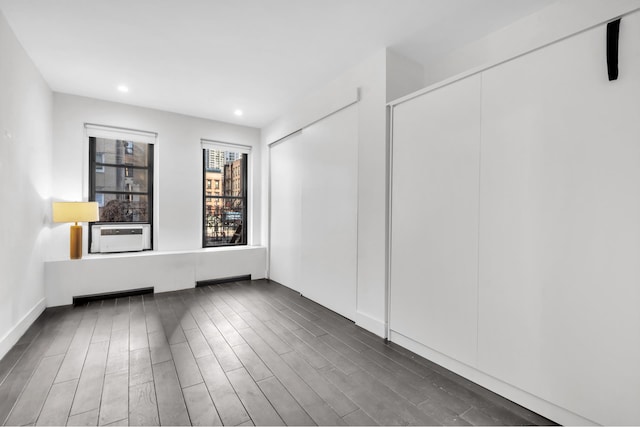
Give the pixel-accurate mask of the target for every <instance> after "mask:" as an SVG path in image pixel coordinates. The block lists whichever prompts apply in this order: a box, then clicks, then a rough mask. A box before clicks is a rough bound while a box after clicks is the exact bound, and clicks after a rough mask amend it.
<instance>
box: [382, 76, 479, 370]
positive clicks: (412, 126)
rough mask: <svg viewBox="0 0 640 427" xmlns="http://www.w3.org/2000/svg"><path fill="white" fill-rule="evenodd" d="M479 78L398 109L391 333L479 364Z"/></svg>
mask: <svg viewBox="0 0 640 427" xmlns="http://www.w3.org/2000/svg"><path fill="white" fill-rule="evenodd" d="M480 90H481V79H480V76H478V75H476V76H472V77H469V78H466V79H464V80H462V81H459V82H456V83H455V84H452V85H449V86H445V87H442V88H439V89H437V90H435V91H432V92H429V93H427V94H425V95H422V96H420V97H418V98H415V99H412V100H410V101H407V102H405V103H403V104H400V105H398V106H396V107H395V109H394V118H393V119H394V127H393V172H392V173H393V181H392V182H393V185H392V239H391V291H390V299H391V301H390V327H391V329H392V331H393V332H394V333H399V334H402V335H404V336H406V337H408V338H410V339H412V340H414V341H416V342H418V343H420V344H422V345H425V346H427V347H429V348H431V349H433V350H436V351H438V352H441V353H444V354H446V355H448V356H450V357H452V358H454V359H457V360H458V361H461V362H463V363H466V364H469V365H472V366H474V365H475V364H476V344H477V342H476V334H477V302H478V301H477V286H478V276H477V273H478V187H479V183H478V179H479V157H478V156H479V143H480Z"/></svg>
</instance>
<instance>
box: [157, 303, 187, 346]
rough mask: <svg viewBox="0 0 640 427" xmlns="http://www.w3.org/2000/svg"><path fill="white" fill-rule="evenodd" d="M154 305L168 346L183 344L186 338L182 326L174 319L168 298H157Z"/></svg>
mask: <svg viewBox="0 0 640 427" xmlns="http://www.w3.org/2000/svg"><path fill="white" fill-rule="evenodd" d="M156 303H157V305H158V314H159V316H160V321H161V323H162V329H163V330H164V332H165V336H166V337H167V341H168V342H169V344H178V343H181V342H185V341H186V340H187V338H186V337H185V336H184V332H183V330H182V326H180V322H179V321H178V318H176V315H175V313H174V311H173V309H172V308H171V304H170V302H169V300H168V298H158V299H157V300H156Z"/></svg>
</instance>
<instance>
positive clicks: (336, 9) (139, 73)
mask: <svg viewBox="0 0 640 427" xmlns="http://www.w3.org/2000/svg"><path fill="white" fill-rule="evenodd" d="M552 1H553V0H0V10H1V11H2V13H3V14H4V15H5V17H6V19H7V21H8V22H9V24H10V25H11V27H12V28H13V30H14V32H15V33H16V35H17V37H18V39H19V40H20V42H21V43H22V45H23V46H24V48H25V50H26V51H27V53H28V54H29V55H30V56H31V58H32V59H33V61H34V62H35V64H36V66H37V67H38V68H39V69H40V71H41V73H42V75H43V76H44V78H45V80H46V81H47V82H48V84H49V86H50V87H51V89H52V90H54V91H57V92H64V93H70V94H76V95H82V96H88V97H93V98H99V99H105V100H110V101H118V102H124V103H128V104H134V105H140V106H145V107H151V108H157V109H161V110H167V111H173V112H177V113H182V114H188V115H192V116H198V117H204V118H209V119H215V120H222V121H227V122H232V123H238V124H244V125H248V126H255V127H262V126H264V125H266V124H268V123H269V122H271V121H272V120H274V119H275V118H277V117H278V115H279V114H281V113H282V112H283V111H284V110H285V109H286V108H287V107H288V106H290V105H291V104H292V103H293V102H294V101H295V100H296V99H299V98H301V97H303V96H304V95H306V94H307V93H309V92H310V91H312V90H313V89H315V88H317V87H319V86H321V85H322V84H324V83H327V82H328V81H330V80H331V79H332V78H335V77H336V76H338V75H339V74H340V73H341V72H342V71H343V70H345V69H346V68H348V67H350V66H352V65H355V64H357V63H358V62H360V61H362V60H364V59H366V58H367V57H368V56H370V55H372V54H374V53H375V52H377V51H379V50H380V49H382V48H384V47H385V46H387V47H391V48H392V49H393V50H395V51H396V52H398V53H401V54H404V55H406V56H408V57H410V58H413V59H414V60H417V61H419V62H422V63H425V64H426V63H428V62H429V61H430V60H432V59H434V58H437V57H439V56H441V55H443V54H445V53H446V52H449V51H452V50H454V49H456V48H458V47H460V46H462V45H464V44H466V43H468V42H470V41H472V40H474V39H477V38H479V37H482V36H483V35H486V34H488V33H490V32H492V31H495V30H497V29H499V28H502V27H504V26H506V25H508V24H509V23H511V22H513V21H515V20H517V19H519V18H521V17H524V16H526V15H528V14H531V13H533V12H535V11H536V10H539V9H541V8H542V7H544V6H547V5H548V4H550V3H551V2H552ZM120 84H126V85H127V86H128V87H129V88H130V91H129V93H126V94H123V93H120V92H118V91H117V90H116V87H117V86H118V85H120ZM237 108H240V109H242V110H243V111H244V116H243V117H240V118H238V117H236V116H234V115H233V111H234V110H235V109H237Z"/></svg>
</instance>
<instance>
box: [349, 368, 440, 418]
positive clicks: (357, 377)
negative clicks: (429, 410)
mask: <svg viewBox="0 0 640 427" xmlns="http://www.w3.org/2000/svg"><path fill="white" fill-rule="evenodd" d="M349 379H350V380H351V381H353V382H354V383H356V384H357V385H360V386H361V387H363V388H365V389H368V390H370V391H371V392H373V393H374V394H375V395H376V396H378V397H380V398H382V399H383V400H384V401H385V402H387V404H388V405H391V406H392V407H393V408H394V411H396V412H397V413H398V414H399V415H400V416H401V417H402V419H403V420H404V421H403V422H405V423H408V424H412V425H436V424H438V422H437V421H436V420H434V419H433V418H431V417H430V416H429V415H427V414H426V413H424V412H422V411H420V410H419V409H418V408H417V407H416V406H415V405H414V404H412V403H411V402H409V401H408V400H406V399H404V398H403V397H402V396H400V395H399V394H397V393H396V392H395V391H393V390H392V389H390V388H389V387H387V385H386V384H383V383H382V382H380V381H378V379H376V378H374V377H373V376H371V375H370V374H368V373H367V372H364V371H358V372H354V373H353V374H351V375H349Z"/></svg>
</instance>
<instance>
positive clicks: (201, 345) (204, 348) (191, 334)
mask: <svg viewBox="0 0 640 427" xmlns="http://www.w3.org/2000/svg"><path fill="white" fill-rule="evenodd" d="M184 334H185V336H186V337H187V342H188V343H189V347H191V352H192V353H193V357H195V358H196V359H198V358H200V357H204V356H210V355H212V354H213V352H212V351H211V347H209V344H207V340H206V339H205V338H204V335H202V332H201V331H200V329H199V328H195V329H189V330H187V331H184Z"/></svg>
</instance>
